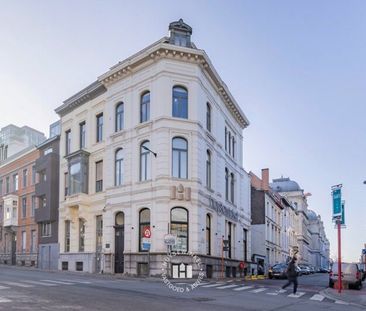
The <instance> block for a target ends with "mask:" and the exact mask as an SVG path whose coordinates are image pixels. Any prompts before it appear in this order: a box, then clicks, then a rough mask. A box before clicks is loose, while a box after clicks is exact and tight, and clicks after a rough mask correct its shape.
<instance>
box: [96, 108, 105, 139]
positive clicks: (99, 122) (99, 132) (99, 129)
mask: <svg viewBox="0 0 366 311" xmlns="http://www.w3.org/2000/svg"><path fill="white" fill-rule="evenodd" d="M95 118H96V142H97V143H100V142H102V141H103V126H104V116H103V112H101V113H98V114H97V115H96V116H95Z"/></svg>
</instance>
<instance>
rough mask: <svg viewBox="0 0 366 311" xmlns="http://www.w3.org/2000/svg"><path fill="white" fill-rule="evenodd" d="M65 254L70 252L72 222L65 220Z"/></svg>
mask: <svg viewBox="0 0 366 311" xmlns="http://www.w3.org/2000/svg"><path fill="white" fill-rule="evenodd" d="M65 252H66V253H68V252H70V220H65Z"/></svg>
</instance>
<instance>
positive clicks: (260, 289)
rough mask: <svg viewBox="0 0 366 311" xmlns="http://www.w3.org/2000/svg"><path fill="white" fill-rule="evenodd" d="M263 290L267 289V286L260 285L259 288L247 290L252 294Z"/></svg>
mask: <svg viewBox="0 0 366 311" xmlns="http://www.w3.org/2000/svg"><path fill="white" fill-rule="evenodd" d="M265 290H267V288H264V287H261V288H257V289H253V290H251V291H249V292H250V293H254V294H258V293H261V292H264V291H265Z"/></svg>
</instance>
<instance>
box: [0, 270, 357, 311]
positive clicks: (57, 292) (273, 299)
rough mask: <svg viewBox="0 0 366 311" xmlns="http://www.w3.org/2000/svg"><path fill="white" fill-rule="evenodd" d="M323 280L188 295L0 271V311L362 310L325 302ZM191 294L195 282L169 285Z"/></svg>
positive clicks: (152, 286)
mask: <svg viewBox="0 0 366 311" xmlns="http://www.w3.org/2000/svg"><path fill="white" fill-rule="evenodd" d="M327 281H328V275H327V274H313V275H308V276H302V277H300V278H299V289H298V295H297V296H293V295H292V294H291V293H292V288H290V287H289V288H288V289H287V290H286V291H279V289H280V286H281V285H283V284H284V282H285V280H258V281H245V282H244V281H240V280H224V281H221V282H220V281H216V280H203V281H202V283H201V284H200V285H199V286H198V287H197V288H194V289H192V290H190V291H189V292H184V293H178V292H176V291H173V290H171V289H169V288H168V286H166V284H164V282H163V280H160V279H158V278H151V279H135V278H124V279H120V278H116V277H113V276H107V275H92V274H90V275H89V274H74V273H73V274H72V273H62V272H43V271H38V270H31V269H27V268H20V267H7V266H3V265H2V266H1V267H0V310H134V311H136V310H149V311H154V310H172V308H174V310H210V311H213V310H224V309H225V310H299V311H301V310H304V311H305V310H306V311H308V310H309V308H311V309H312V310H344V309H345V306H346V308H347V310H364V307H360V306H355V305H352V304H351V303H346V302H343V301H340V300H333V299H329V298H326V297H324V296H323V295H322V294H321V291H322V290H324V289H325V288H326V287H327ZM171 282H172V284H173V285H174V286H175V287H179V288H183V289H186V288H187V289H189V288H190V284H192V283H194V280H191V281H187V280H178V281H177V280H175V281H171Z"/></svg>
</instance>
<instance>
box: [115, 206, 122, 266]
mask: <svg viewBox="0 0 366 311" xmlns="http://www.w3.org/2000/svg"><path fill="white" fill-rule="evenodd" d="M114 232H115V235H114V245H115V246H114V256H115V257H114V272H115V273H123V272H124V250H125V217H124V214H123V213H122V212H120V213H118V214H117V215H116V225H115V227H114Z"/></svg>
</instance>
